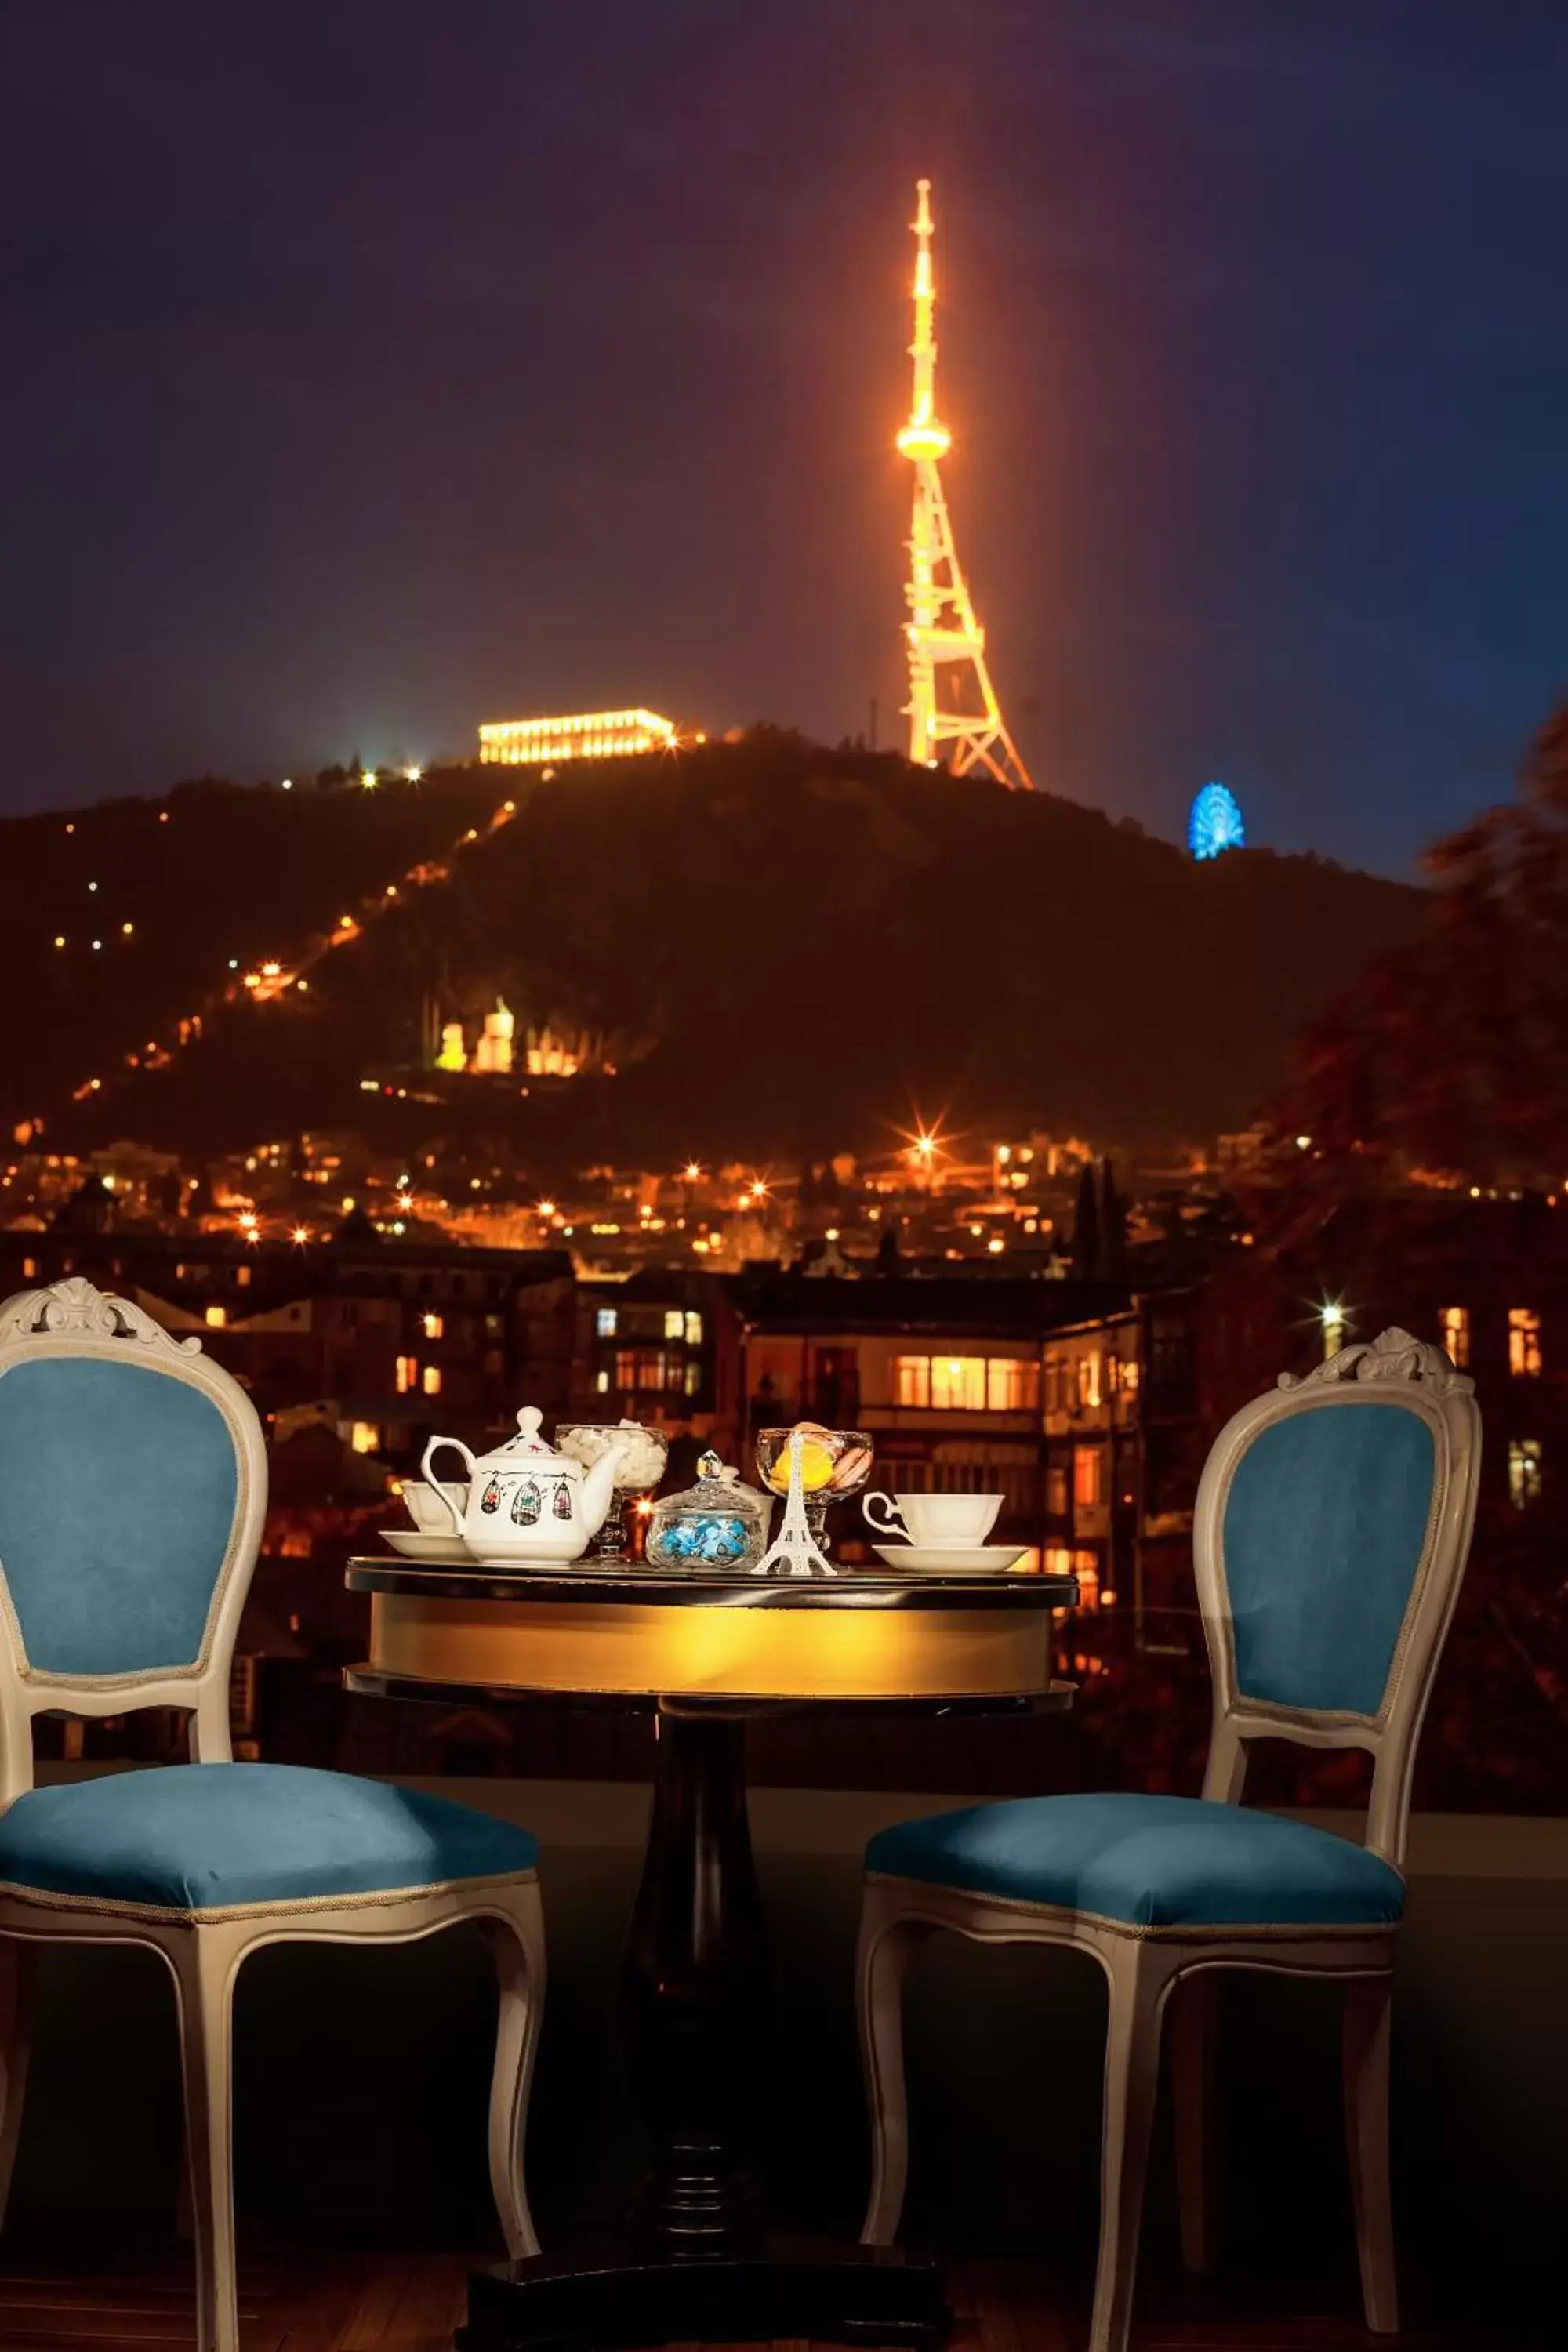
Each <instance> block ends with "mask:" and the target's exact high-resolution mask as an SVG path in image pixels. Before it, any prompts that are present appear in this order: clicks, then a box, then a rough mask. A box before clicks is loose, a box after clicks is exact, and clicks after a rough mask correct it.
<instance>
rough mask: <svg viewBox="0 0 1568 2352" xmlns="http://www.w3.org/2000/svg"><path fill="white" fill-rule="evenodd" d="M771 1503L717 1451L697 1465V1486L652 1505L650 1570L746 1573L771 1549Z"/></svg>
mask: <svg viewBox="0 0 1568 2352" xmlns="http://www.w3.org/2000/svg"><path fill="white" fill-rule="evenodd" d="M772 1508H773V1507H772V1505H771V1504H770V1503H769V1501H768V1500H767V1497H766V1496H763V1495H759V1494H758V1493H757V1491H756V1489H755V1487H753V1486H743V1485H742V1481H741V1474H740V1472H739V1471H738V1470H736V1469H734V1468H732V1467H731V1465H730V1464H728V1463H725V1462H721V1460H720V1458H719V1456H718V1454H704V1455H703V1456H702V1459H701V1460H700V1462H699V1464H698V1465H697V1484H696V1486H688V1487H687V1488H686V1489H685V1491H684V1492H683V1493H681V1494H679V1495H665V1496H661V1497H660V1499H659V1501H658V1502H657V1503H656V1504H655V1505H654V1507H653V1517H652V1518H651V1519H650V1521H649V1522H648V1530H647V1544H646V1546H645V1547H644V1551H645V1557H646V1558H647V1564H648V1566H649V1567H650V1568H669V1569H707V1570H710V1571H713V1572H718V1573H722V1574H725V1575H731V1576H733V1575H745V1574H747V1573H749V1571H750V1570H752V1569H753V1568H755V1566H756V1564H757V1562H758V1560H760V1559H761V1558H762V1556H763V1552H764V1551H765V1550H766V1549H767V1542H768V1519H769V1517H770V1515H771V1513H772Z"/></svg>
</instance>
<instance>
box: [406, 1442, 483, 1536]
mask: <svg viewBox="0 0 1568 2352" xmlns="http://www.w3.org/2000/svg"><path fill="white" fill-rule="evenodd" d="M443 1446H447V1448H449V1450H450V1451H451V1452H452V1453H454V1454H461V1455H462V1457H463V1460H464V1462H465V1463H466V1464H467V1465H468V1484H469V1485H470V1486H472V1484H473V1481H474V1470H475V1463H474V1457H473V1455H472V1454H470V1453H469V1452H468V1447H467V1446H466V1445H465V1444H463V1442H462V1439H461V1438H459V1437H433V1438H432V1439H431V1440H430V1443H429V1444H428V1445H427V1446H426V1448H425V1451H424V1454H422V1455H421V1457H420V1462H419V1469H420V1475H422V1476H423V1477H424V1478H425V1479H426V1482H427V1484H428V1485H429V1486H431V1487H432V1488H433V1489H434V1491H435V1492H436V1493H437V1495H439V1496H440V1497H441V1500H442V1501H443V1502H444V1503H445V1504H446V1506H447V1509H448V1510H449V1511H450V1512H451V1514H452V1533H453V1534H454V1535H456V1536H460V1535H461V1534H462V1532H463V1514H462V1513H461V1511H459V1510H458V1506H457V1505H456V1503H454V1502H453V1500H452V1497H451V1496H450V1495H448V1494H447V1492H446V1490H445V1488H444V1487H443V1486H442V1485H441V1482H440V1480H439V1479H438V1478H436V1477H434V1476H432V1475H431V1470H430V1465H431V1463H432V1462H433V1461H434V1460H435V1458H436V1456H437V1454H439V1453H440V1451H441V1448H442V1447H443Z"/></svg>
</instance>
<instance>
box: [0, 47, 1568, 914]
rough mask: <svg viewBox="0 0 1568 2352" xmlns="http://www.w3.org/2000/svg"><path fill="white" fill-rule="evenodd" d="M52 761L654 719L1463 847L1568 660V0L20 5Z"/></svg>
mask: <svg viewBox="0 0 1568 2352" xmlns="http://www.w3.org/2000/svg"><path fill="white" fill-rule="evenodd" d="M0 89H4V90H5V98H4V100H3V101H0V103H3V108H4V117H5V136H4V140H3V141H0V175H3V178H4V183H5V185H4V205H3V209H0V222H3V226H0V245H3V251H0V306H3V324H4V330H5V331H4V342H3V350H4V372H3V379H0V383H3V389H0V425H3V432H0V449H3V450H4V466H5V483H4V501H5V567H4V574H3V584H0V625H3V630H4V649H5V658H4V663H3V667H0V677H3V680H4V688H3V701H0V722H3V723H0V807H4V808H7V809H26V808H30V807H36V806H39V805H42V804H46V803H60V802H65V801H69V800H77V799H92V798H96V797H99V796H101V795H103V794H107V793H113V792H117V791H126V790H143V789H154V788H157V787H159V786H160V785H162V784H163V783H166V782H170V781H172V780H174V778H176V777H178V776H183V775H189V774H194V773H198V772H203V771H204V770H209V769H210V770H216V771H218V772H226V773H230V774H234V775H237V776H240V777H251V776H260V775H267V774H272V775H277V774H279V773H283V772H289V771H291V770H293V769H296V768H298V769H300V770H306V769H310V768H313V767H316V766H319V765H321V764H323V763H324V762H326V761H330V760H332V759H335V758H339V757H346V756H347V755H348V754H349V752H350V751H353V750H354V749H356V748H357V749H358V750H360V751H362V752H363V754H364V755H365V756H366V757H369V758H376V759H384V758H389V757H391V756H393V755H394V754H395V753H398V752H401V753H403V754H404V755H405V756H406V757H408V758H410V759H413V758H431V757H434V756H437V755H438V754H440V753H442V752H459V753H460V752H466V751H468V749H469V748H470V746H471V744H472V741H473V730H474V728H475V726H476V724H477V722H478V721H479V719H481V718H485V717H502V716H509V715H521V714H523V713H527V712H530V711H537V710H551V709H577V708H595V707H600V706H604V705H612V704H621V703H628V702H647V703H649V704H651V705H652V706H653V707H654V708H655V709H661V710H665V711H668V712H670V713H671V714H672V715H677V716H680V717H683V718H688V719H691V720H693V721H694V722H695V723H698V724H701V725H705V726H707V727H709V728H710V729H719V728H722V727H724V726H727V725H730V724H732V723H735V722H743V721H745V720H748V719H755V718H772V719H779V720H784V721H792V722H794V723H796V724H798V725H800V726H802V727H804V728H806V729H808V730H812V731H814V732H818V733H821V734H823V735H826V736H828V737H830V738H837V736H839V735H841V734H844V733H847V732H855V731H858V730H861V729H863V728H864V727H865V725H866V723H867V712H868V703H869V700H870V698H871V697H872V696H873V695H875V696H876V697H878V698H879V703H880V719H881V732H882V739H883V740H884V741H886V740H898V730H899V729H900V720H899V719H898V717H897V706H898V703H899V702H900V699H901V691H900V675H899V667H900V644H899V636H898V630H899V625H900V617H901V604H900V563H901V549H900V540H901V535H902V530H903V527H904V501H905V498H906V495H907V482H906V479H905V469H904V468H903V467H902V466H901V464H900V460H899V459H898V458H897V457H895V456H894V455H893V454H892V453H891V449H890V439H891V435H892V432H893V430H894V429H895V427H896V425H897V424H898V422H899V421H900V407H901V404H902V403H903V401H904V399H905V396H906V389H905V368H906V364H907V363H906V362H905V359H904V356H903V345H904V343H905V341H907V337H908V320H907V312H906V299H905V298H906V287H907V281H908V276H909V270H910V251H911V240H910V237H909V236H908V234H907V229H906V224H907V222H908V220H909V217H910V212H911V210H912V203H913V186H912V184H913V181H914V179H915V177H916V175H917V173H920V172H922V171H923V172H929V173H931V176H932V178H933V179H934V181H935V184H936V188H935V194H936V204H937V211H938V247H937V262H938V272H939V286H940V288H941V290H942V296H943V301H942V309H941V310H940V312H939V321H938V324H939V333H940V335H941V338H942V376H941V385H942V391H943V394H944V395H945V396H944V400H943V405H944V408H945V410H946V412H947V415H948V418H949V421H950V423H951V424H952V427H953V431H954V435H955V449H954V454H953V457H952V461H951V463H950V466H949V468H948V484H949V497H950V500H951V503H952V509H953V514H954V520H955V524H956V528H957V531H958V536H959V544H960V548H961V550H962V551H963V555H964V558H965V561H966V563H967V565H968V567H969V570H970V572H971V577H972V581H973V587H974V591H975V596H976V600H977V603H978V605H979V609H980V612H981V615H982V617H983V619H984V621H985V622H986V624H987V625H988V628H989V631H990V635H991V645H992V650H993V655H994V671H995V676H996V679H997V683H998V686H999V688H1000V689H1001V692H1002V695H1003V698H1004V703H1005V708H1006V709H1007V712H1008V715H1009V718H1010V719H1011V721H1012V725H1013V729H1014V731H1015V733H1016V736H1017V738H1018V740H1019V743H1020V746H1021V748H1022V749H1023V751H1024V752H1025V755H1026V758H1027V759H1028V761H1029V762H1030V764H1031V766H1032V767H1033V769H1034V772H1035V773H1036V776H1037V779H1038V780H1039V781H1040V782H1044V783H1047V784H1050V785H1054V786H1055V787H1056V788H1058V789H1059V790H1061V791H1063V792H1065V793H1070V794H1072V795H1074V796H1075V797H1077V798H1080V799H1083V800H1088V801H1092V802H1095V803H1100V804H1102V805H1104V806H1106V807H1108V808H1110V809H1112V810H1114V811H1116V812H1118V813H1122V812H1126V813H1130V814H1133V815H1135V816H1137V817H1139V818H1141V819H1142V821H1143V822H1144V823H1145V824H1148V825H1150V826H1151V827H1152V828H1153V829H1155V830H1157V831H1160V832H1163V833H1167V834H1171V835H1175V834H1177V833H1178V832H1179V831H1180V828H1181V825H1182V822H1183V817H1184V809H1185V804H1186V801H1187V799H1188V797H1189V796H1190V794H1191V793H1192V792H1193V790H1194V788H1195V787H1196V786H1197V785H1198V784H1200V783H1202V782H1204V781H1205V779H1207V778H1208V777H1211V776H1220V777H1223V778H1225V779H1226V781H1227V782H1229V783H1230V784H1231V785H1232V786H1233V788H1234V789H1235V790H1236V792H1237V793H1238V795H1239V797H1240V798H1241V800H1242V803H1243V804H1244V807H1245V808H1246V811H1247V817H1248V821H1249V824H1250V828H1251V832H1252V835H1253V837H1254V838H1255V839H1258V840H1260V841H1267V842H1273V843H1275V844H1277V845H1281V846H1288V847H1299V846H1306V845H1310V846H1313V847H1317V848H1320V849H1321V850H1323V851H1324V852H1326V853H1328V854H1331V855H1333V856H1340V857H1342V858H1345V859H1347V860H1352V861H1355V862H1360V863H1370V864H1373V865H1375V866H1382V867H1385V868H1388V869H1390V870H1394V871H1404V870H1406V869H1407V868H1408V866H1409V865H1410V862H1411V860H1412V858H1413V856H1414V855H1415V851H1416V849H1417V847H1418V845H1420V843H1421V842H1422V841H1423V840H1425V839H1426V838H1428V837H1429V836H1430V835H1432V834H1434V833H1435V832H1437V831H1440V830H1441V829H1443V828H1444V827H1445V826H1447V825H1448V824H1452V823H1454V822H1455V821H1457V820H1458V819H1459V818H1461V817H1462V816H1463V815H1465V814H1467V813H1468V811H1469V810H1471V809H1472V808H1474V807H1475V806H1477V805H1478V804H1479V803H1481V802H1483V801H1485V800H1487V799H1489V798H1492V797H1496V796H1497V795H1498V794H1499V793H1502V792H1504V791H1506V790H1507V788H1508V783H1509V779H1510V775H1511V772H1512V770H1513V767H1514V765H1515V762H1516V761H1517V758H1518V755H1519V752H1520V750H1521V746H1522V744H1523V741H1524V740H1525V739H1526V738H1527V736H1528V735H1529V733H1530V732H1531V730H1532V729H1533V728H1534V726H1535V725H1536V724H1537V723H1538V722H1539V721H1540V719H1542V716H1543V715H1544V713H1545V710H1546V709H1547V708H1548V706H1549V705H1550V703H1551V701H1552V698H1553V697H1554V695H1555V694H1556V693H1557V692H1558V691H1559V690H1560V689H1561V688H1563V687H1564V685H1568V623H1565V620H1564V610H1565V602H1564V596H1563V564H1564V549H1565V547H1568V305H1565V304H1564V302H1563V293H1562V289H1563V268H1564V258H1565V256H1564V244H1565V236H1564V232H1565V230H1568V140H1564V138H1563V121H1564V120H1565V119H1568V9H1564V8H1563V5H1561V0H1541V5H1534V0H1510V5H1508V6H1507V7H1506V8H1501V9H1498V8H1492V9H1486V8H1479V7H1477V6H1475V5H1473V0H1379V5H1375V6H1368V5H1365V0H1267V5H1262V0H1161V5H1155V0H1116V5H1105V0H1017V5H1007V0H970V4H969V5H964V0H946V4H945V5H942V6H940V7H938V6H931V5H925V0H899V5H892V4H891V0H792V5H789V6H787V7H786V6H776V7H771V6H763V5H742V0H658V5H652V4H651V0H578V5H571V6H565V5H530V0H461V5H455V6H448V7H446V8H437V6H436V5H433V0H419V5H413V0H377V5H365V4H364V0H328V5H322V0H315V5H311V6H310V7H303V6H300V5H297V0H269V5H265V6H262V5H249V0H240V5H233V0H228V5H224V6H222V7H218V8H214V7H213V6H211V5H184V0H140V5H134V6H128V5H123V0H114V5H95V0H71V4H70V5H64V6H59V7H54V8H45V7H32V8H27V9H13V10H10V11H8V12H7V13H6V16H5V21H4V24H3V26H0Z"/></svg>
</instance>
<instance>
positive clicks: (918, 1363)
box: [893, 1356, 931, 1405]
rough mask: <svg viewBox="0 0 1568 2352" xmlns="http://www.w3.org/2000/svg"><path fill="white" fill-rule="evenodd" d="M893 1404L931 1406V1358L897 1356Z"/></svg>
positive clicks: (894, 1364) (895, 1358)
mask: <svg viewBox="0 0 1568 2352" xmlns="http://www.w3.org/2000/svg"><path fill="white" fill-rule="evenodd" d="M893 1402H894V1403H895V1404H909V1405H928V1404H930V1402H931V1358H930V1357H929V1356H895V1357H894V1358H893Z"/></svg>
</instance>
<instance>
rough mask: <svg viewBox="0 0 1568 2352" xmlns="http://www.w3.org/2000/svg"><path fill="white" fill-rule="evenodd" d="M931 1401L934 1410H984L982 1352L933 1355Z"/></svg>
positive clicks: (983, 1360) (983, 1364)
mask: <svg viewBox="0 0 1568 2352" xmlns="http://www.w3.org/2000/svg"><path fill="white" fill-rule="evenodd" d="M931 1403H932V1405H933V1406H934V1408H935V1409H936V1411H937V1412H984V1410H985V1359H984V1356H933V1357H932V1358H931Z"/></svg>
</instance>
